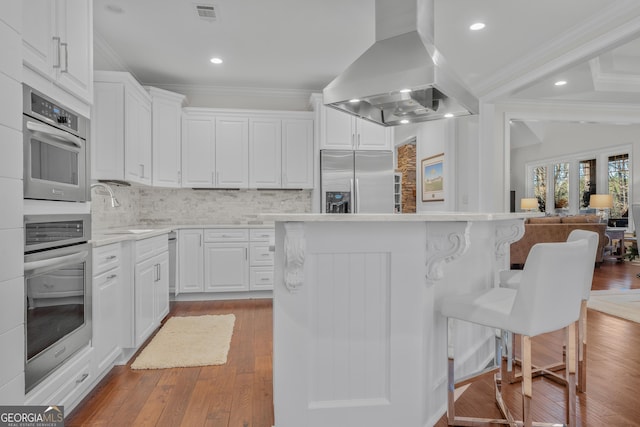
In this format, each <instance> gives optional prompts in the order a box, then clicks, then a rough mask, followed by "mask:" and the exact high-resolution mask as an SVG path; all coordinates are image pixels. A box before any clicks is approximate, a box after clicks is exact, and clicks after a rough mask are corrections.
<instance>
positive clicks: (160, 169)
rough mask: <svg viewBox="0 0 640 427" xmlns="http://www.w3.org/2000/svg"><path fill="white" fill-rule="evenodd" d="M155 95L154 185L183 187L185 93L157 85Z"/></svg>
mask: <svg viewBox="0 0 640 427" xmlns="http://www.w3.org/2000/svg"><path fill="white" fill-rule="evenodd" d="M147 91H149V94H150V95H151V116H152V118H151V125H152V126H151V127H152V138H151V139H152V141H153V150H152V155H153V161H152V163H153V164H152V168H151V169H152V184H153V186H154V187H173V188H177V187H180V182H181V171H182V165H181V161H180V159H181V144H180V141H181V139H182V131H181V129H182V126H181V121H182V105H183V104H184V101H185V96H184V95H180V94H177V93H173V92H169V91H166V90H162V89H158V88H155V87H147Z"/></svg>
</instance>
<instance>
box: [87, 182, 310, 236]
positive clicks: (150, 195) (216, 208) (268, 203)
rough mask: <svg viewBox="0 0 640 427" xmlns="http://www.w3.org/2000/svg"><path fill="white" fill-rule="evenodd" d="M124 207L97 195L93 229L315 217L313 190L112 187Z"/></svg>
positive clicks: (237, 222) (94, 193) (94, 204)
mask: <svg viewBox="0 0 640 427" xmlns="http://www.w3.org/2000/svg"><path fill="white" fill-rule="evenodd" d="M110 187H111V189H112V190H113V192H114V195H115V197H116V198H117V199H118V201H119V202H120V206H119V207H117V208H113V207H111V202H110V199H109V197H108V196H103V195H102V194H98V193H97V192H96V190H94V191H93V192H92V198H93V200H92V202H91V210H92V222H93V228H94V229H102V228H109V227H127V226H131V225H139V224H146V225H167V224H186V225H188V224H194V225H195V224H246V223H251V222H255V221H256V217H257V215H258V214H261V213H308V212H311V190H194V189H190V188H175V189H174V188H152V187H137V186H131V187H127V186H120V185H115V184H114V185H110Z"/></svg>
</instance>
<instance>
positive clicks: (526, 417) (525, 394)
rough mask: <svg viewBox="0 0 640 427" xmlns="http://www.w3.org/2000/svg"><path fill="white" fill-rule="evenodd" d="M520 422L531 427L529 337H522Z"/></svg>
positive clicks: (531, 387)
mask: <svg viewBox="0 0 640 427" xmlns="http://www.w3.org/2000/svg"><path fill="white" fill-rule="evenodd" d="M520 340H521V342H522V355H521V356H522V420H523V422H524V425H525V427H531V426H532V425H533V417H532V415H531V395H532V392H533V385H532V383H531V337H528V336H526V335H522V336H521V337H520Z"/></svg>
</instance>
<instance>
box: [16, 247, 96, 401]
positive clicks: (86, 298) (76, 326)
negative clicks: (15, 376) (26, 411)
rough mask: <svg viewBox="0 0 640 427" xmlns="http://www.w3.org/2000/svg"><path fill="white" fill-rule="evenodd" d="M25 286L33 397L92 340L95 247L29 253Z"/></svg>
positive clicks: (27, 369)
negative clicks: (92, 258) (52, 375)
mask: <svg viewBox="0 0 640 427" xmlns="http://www.w3.org/2000/svg"><path fill="white" fill-rule="evenodd" d="M24 282H25V309H26V316H25V320H26V322H25V342H26V355H25V356H26V361H25V362H26V364H25V382H26V384H25V386H26V391H27V392H28V391H29V390H31V389H32V388H33V387H34V386H35V385H37V384H38V383H39V382H40V381H42V380H43V379H44V378H45V377H46V376H47V375H49V374H50V373H51V372H53V371H54V370H55V369H56V368H57V367H58V366H60V365H61V364H62V363H63V362H64V361H65V360H66V359H68V358H69V357H70V356H71V355H73V354H74V353H75V352H76V351H78V350H80V349H81V348H83V347H85V346H86V345H88V344H89V343H90V341H91V245H90V244H88V243H82V244H79V245H73V246H68V247H63V248H57V249H51V250H47V251H41V252H36V253H33V254H26V255H25V258H24Z"/></svg>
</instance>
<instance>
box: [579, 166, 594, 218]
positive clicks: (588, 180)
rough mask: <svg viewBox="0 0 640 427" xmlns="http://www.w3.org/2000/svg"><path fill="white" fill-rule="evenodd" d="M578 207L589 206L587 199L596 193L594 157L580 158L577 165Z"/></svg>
mask: <svg viewBox="0 0 640 427" xmlns="http://www.w3.org/2000/svg"><path fill="white" fill-rule="evenodd" d="M578 167H579V175H580V181H579V185H580V209H587V208H589V199H590V197H591V195H592V194H596V159H591V160H582V161H580V163H579V165H578Z"/></svg>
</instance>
